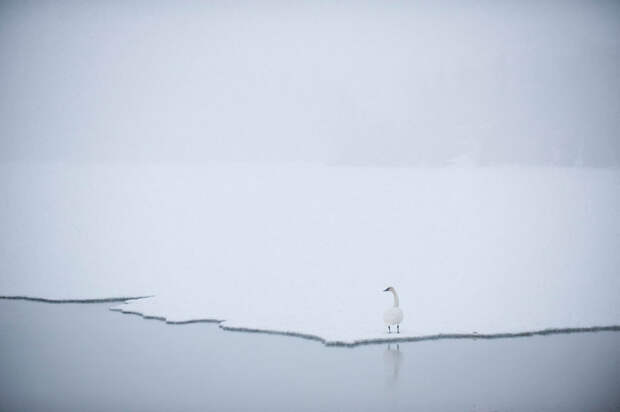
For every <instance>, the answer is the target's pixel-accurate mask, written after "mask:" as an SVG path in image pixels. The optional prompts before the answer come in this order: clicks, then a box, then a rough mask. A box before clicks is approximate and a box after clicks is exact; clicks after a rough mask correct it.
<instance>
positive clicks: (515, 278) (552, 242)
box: [0, 163, 620, 343]
mask: <svg viewBox="0 0 620 412" xmlns="http://www.w3.org/2000/svg"><path fill="white" fill-rule="evenodd" d="M0 199H1V201H0V227H1V228H2V236H0V274H1V275H0V295H2V296H31V297H42V298H46V299H59V300H62V299H100V298H109V297H119V296H122V297H125V296H145V295H152V296H153V297H151V298H147V299H140V300H133V301H130V302H127V303H126V304H122V305H120V306H117V307H116V308H117V309H120V310H123V311H128V312H136V313H141V314H144V315H147V316H156V317H161V318H165V319H166V320H168V321H171V322H185V321H191V320H196V319H213V320H219V321H223V322H222V324H221V325H222V326H223V327H224V328H231V329H249V330H265V331H276V332H284V333H293V334H301V335H307V336H314V337H317V338H320V339H322V340H324V341H325V342H327V343H355V342H360V341H367V340H373V339H388V338H390V339H392V338H408V337H420V336H429V335H435V334H472V333H474V332H476V333H478V334H501V333H519V332H525V331H539V330H545V329H554V328H582V327H592V326H617V325H620V299H618V297H619V296H620V254H619V253H618V245H619V244H620V171H618V170H602V169H601V170H596V169H579V168H533V167H532V168H527V167H501V168H500V167H485V168H473V167H460V168H458V167H449V168H428V169H415V168H412V169H407V168H364V167H327V166H315V165H259V164H254V165H248V164H210V165H206V166H199V165H193V166H188V165H172V164H168V165H166V164H161V165H153V164H150V165H132V166H129V165H123V164H100V165H94V166H93V165H76V164H71V165H69V164H53V163H49V164H28V165H27V164H3V165H1V166H0ZM390 285H393V286H395V287H396V288H397V290H398V292H399V295H400V301H401V302H400V303H401V307H402V309H403V311H404V313H405V321H404V323H403V324H402V325H401V334H400V335H395V334H392V335H388V334H386V330H385V329H384V324H383V321H382V314H383V311H384V310H385V309H386V308H388V307H389V306H390V305H391V304H392V297H391V295H389V294H386V293H383V292H382V290H383V289H384V288H385V287H387V286H390Z"/></svg>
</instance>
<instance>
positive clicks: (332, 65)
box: [0, 0, 620, 166]
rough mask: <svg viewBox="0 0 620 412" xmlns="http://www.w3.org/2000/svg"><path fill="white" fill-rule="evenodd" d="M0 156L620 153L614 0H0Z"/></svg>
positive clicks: (538, 158)
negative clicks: (390, 0)
mask: <svg viewBox="0 0 620 412" xmlns="http://www.w3.org/2000/svg"><path fill="white" fill-rule="evenodd" d="M0 96H2V97H1V99H0V160H4V161H6V160H9V161H11V160H29V161H38V160H61V161H108V160H120V161H206V160H235V161H244V160H253V161H281V160H282V161H298V160H299V161H315V162H326V163H336V164H374V165H425V164H444V163H446V162H447V161H449V160H450V159H453V158H455V157H457V156H462V155H465V156H467V157H469V158H471V159H473V160H474V161H476V162H478V163H480V164H497V163H500V164H503V163H527V164H560V165H575V164H584V165H590V166H618V165H620V2H617V1H583V2H576V1H558V2H552V1H499V2H491V1H488V2H487V1H465V2H456V1H455V2H448V1H445V2H413V1H411V2H400V1H392V2H384V1H373V2H354V1H350V2H349V1H337V2H328V1H291V2H285V1H281V2H276V1H271V2H251V1H239V2H236V1H217V0H216V1H202V2H199V1H179V2H168V1H127V2H122V1H110V2H95V1H14V2H11V1H2V2H1V3H0Z"/></svg>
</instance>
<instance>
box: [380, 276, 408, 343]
mask: <svg viewBox="0 0 620 412" xmlns="http://www.w3.org/2000/svg"><path fill="white" fill-rule="evenodd" d="M384 292H392V295H394V306H392V307H391V308H389V309H388V310H386V311H385V312H384V313H383V321H384V322H385V324H386V326H387V327H388V333H391V332H392V330H391V329H390V326H393V325H396V333H400V324H401V322H402V321H403V317H404V316H403V311H402V310H401V309H400V308H399V307H398V305H399V301H398V294H397V293H396V290H395V289H394V288H393V287H391V286H390V287H389V288H386V289H385V290H384Z"/></svg>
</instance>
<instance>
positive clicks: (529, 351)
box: [0, 300, 620, 412]
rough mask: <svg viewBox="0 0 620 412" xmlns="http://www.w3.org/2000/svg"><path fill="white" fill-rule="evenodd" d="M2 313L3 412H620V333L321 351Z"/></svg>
mask: <svg viewBox="0 0 620 412" xmlns="http://www.w3.org/2000/svg"><path fill="white" fill-rule="evenodd" d="M109 306H110V304H46V303H34V302H24V301H6V300H0V410H2V411H33V412H35V411H210V410H212V411H240V410H265V411H266V410H271V411H332V410H333V411H415V410H420V411H620V333H619V332H598V333H580V334H571V335H553V336H541V337H531V338H516V339H496V340H440V341H426V342H412V343H404V344H403V343H401V344H400V345H394V344H392V345H386V344H384V345H368V346H360V347H356V348H334V347H325V346H323V344H321V343H319V342H315V341H309V340H305V339H299V338H291V337H283V336H273V335H262V334H253V333H240V332H225V331H222V330H221V329H219V328H218V327H217V325H216V324H204V323H199V324H190V325H176V326H175V325H166V324H164V323H163V322H160V321H156V320H144V319H142V318H140V317H137V316H130V315H123V314H120V313H116V312H111V311H108V310H107V308H108V307H109Z"/></svg>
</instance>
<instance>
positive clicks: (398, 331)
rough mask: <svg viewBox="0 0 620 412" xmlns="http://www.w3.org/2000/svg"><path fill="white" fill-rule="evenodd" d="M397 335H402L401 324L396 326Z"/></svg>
mask: <svg viewBox="0 0 620 412" xmlns="http://www.w3.org/2000/svg"><path fill="white" fill-rule="evenodd" d="M396 333H400V323H399V324H398V325H396Z"/></svg>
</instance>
